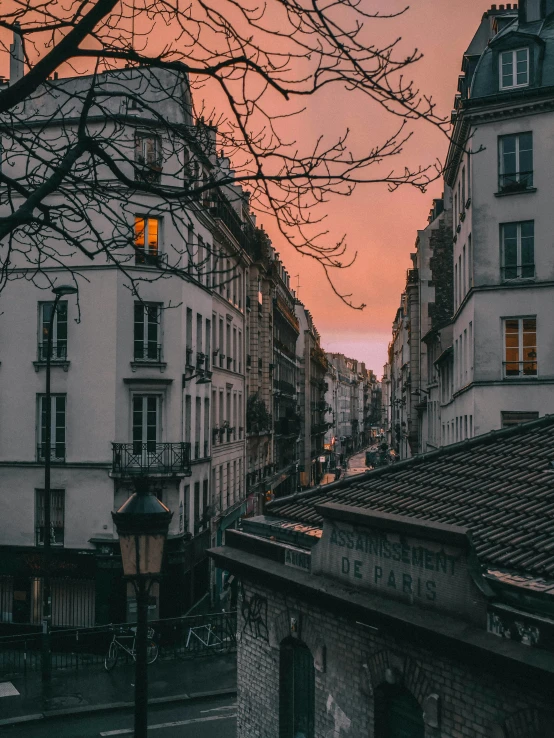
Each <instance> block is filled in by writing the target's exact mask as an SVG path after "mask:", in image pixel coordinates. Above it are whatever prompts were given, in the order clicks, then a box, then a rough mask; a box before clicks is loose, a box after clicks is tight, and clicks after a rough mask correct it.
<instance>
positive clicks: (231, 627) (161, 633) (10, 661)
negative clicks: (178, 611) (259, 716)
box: [0, 611, 237, 677]
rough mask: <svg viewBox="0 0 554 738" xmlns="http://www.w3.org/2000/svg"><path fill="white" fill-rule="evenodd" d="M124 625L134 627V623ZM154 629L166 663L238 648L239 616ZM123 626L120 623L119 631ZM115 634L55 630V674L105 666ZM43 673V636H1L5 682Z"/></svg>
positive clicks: (184, 620)
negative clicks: (14, 676)
mask: <svg viewBox="0 0 554 738" xmlns="http://www.w3.org/2000/svg"><path fill="white" fill-rule="evenodd" d="M124 625H125V626H128V627H133V623H125V624H124ZM149 625H150V627H151V628H153V629H154V633H155V635H154V639H155V641H156V643H157V644H158V646H159V650H160V658H161V659H189V658H198V657H203V656H210V655H213V654H221V653H228V652H231V651H234V650H235V649H236V629H237V614H236V611H234V612H218V613H213V614H210V615H189V616H185V617H181V618H169V619H166V620H153V621H151V622H150V623H149ZM120 627H121V624H118V626H117V629H119V628H120ZM113 634H114V626H111V625H102V626H97V627H94V628H79V629H71V630H54V631H52V633H51V649H52V669H81V668H85V667H87V666H91V665H100V664H103V663H104V657H105V656H106V653H107V651H108V647H109V644H110V642H111V640H112V637H113ZM120 658H121V659H122V662H123V663H125V662H130V661H131V656H129V655H128V654H126V653H125V652H124V651H121V652H120ZM40 668H41V634H40V632H36V633H26V634H24V635H14V636H4V637H0V677H5V676H8V675H10V674H27V673H32V672H37V671H40Z"/></svg>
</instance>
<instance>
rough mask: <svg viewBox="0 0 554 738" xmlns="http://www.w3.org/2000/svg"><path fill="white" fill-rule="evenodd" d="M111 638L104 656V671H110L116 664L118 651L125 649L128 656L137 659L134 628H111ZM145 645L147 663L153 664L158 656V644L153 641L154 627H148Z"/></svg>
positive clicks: (135, 630) (135, 631)
mask: <svg viewBox="0 0 554 738" xmlns="http://www.w3.org/2000/svg"><path fill="white" fill-rule="evenodd" d="M112 630H113V638H112V641H111V643H110V646H109V648H108V653H107V654H106V657H105V658H104V668H105V669H106V671H111V670H112V669H113V668H114V666H115V665H116V664H117V659H118V658H119V652H120V651H125V653H128V654H129V656H131V657H132V659H133V661H136V660H137V651H136V640H137V629H136V628H127V627H120V628H112ZM146 637H147V639H148V641H147V645H146V661H147V663H148V664H153V663H154V661H155V660H156V659H157V658H158V644H157V643H156V642H155V641H154V629H153V628H148V633H147V636H146Z"/></svg>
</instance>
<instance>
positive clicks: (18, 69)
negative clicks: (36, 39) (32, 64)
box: [10, 23, 25, 85]
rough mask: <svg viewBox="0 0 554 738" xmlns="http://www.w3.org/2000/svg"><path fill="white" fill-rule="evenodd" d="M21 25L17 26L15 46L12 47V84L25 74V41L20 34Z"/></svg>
mask: <svg viewBox="0 0 554 738" xmlns="http://www.w3.org/2000/svg"><path fill="white" fill-rule="evenodd" d="M18 29H19V23H16V24H15V27H14V32H13V44H11V45H10V84H11V85H13V84H14V83H15V82H17V81H18V80H20V79H21V78H22V77H23V75H24V74H25V69H24V66H23V39H22V38H21V34H20V33H19V30H18Z"/></svg>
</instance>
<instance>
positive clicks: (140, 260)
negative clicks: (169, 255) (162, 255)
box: [135, 216, 160, 265]
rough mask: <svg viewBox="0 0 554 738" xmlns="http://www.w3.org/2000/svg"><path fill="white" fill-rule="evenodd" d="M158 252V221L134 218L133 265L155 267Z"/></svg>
mask: <svg viewBox="0 0 554 738" xmlns="http://www.w3.org/2000/svg"><path fill="white" fill-rule="evenodd" d="M159 252H160V219H159V218H143V217H142V216H137V217H136V218H135V264H146V265H148V264H150V265H155V264H157V263H158V261H159Z"/></svg>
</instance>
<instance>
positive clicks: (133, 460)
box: [112, 441, 191, 476]
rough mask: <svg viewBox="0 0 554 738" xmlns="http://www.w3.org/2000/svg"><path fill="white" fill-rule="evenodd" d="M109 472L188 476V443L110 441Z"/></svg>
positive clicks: (132, 474)
mask: <svg viewBox="0 0 554 738" xmlns="http://www.w3.org/2000/svg"><path fill="white" fill-rule="evenodd" d="M112 450H113V463H112V473H113V474H118V475H121V476H134V475H138V474H143V475H160V474H162V475H171V476H173V475H183V476H190V474H191V466H190V443H184V442H180V443H155V442H153V441H147V442H146V443H139V442H134V443H112Z"/></svg>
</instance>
